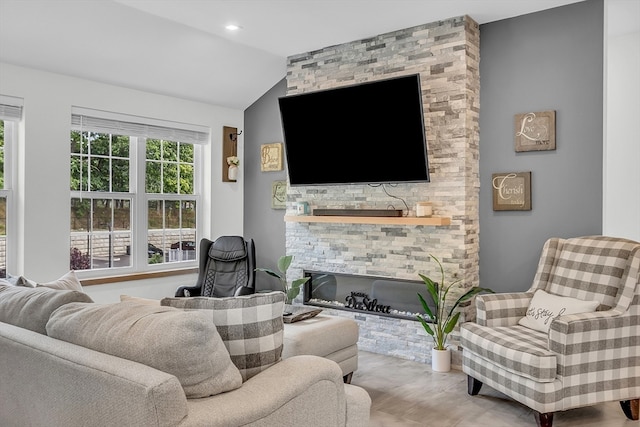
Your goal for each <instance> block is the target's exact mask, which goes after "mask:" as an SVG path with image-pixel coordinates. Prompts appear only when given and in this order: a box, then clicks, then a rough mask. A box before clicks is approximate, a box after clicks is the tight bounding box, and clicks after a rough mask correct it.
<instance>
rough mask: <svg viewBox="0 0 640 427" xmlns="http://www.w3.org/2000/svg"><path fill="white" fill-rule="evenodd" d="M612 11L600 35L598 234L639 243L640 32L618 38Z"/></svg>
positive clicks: (633, 5)
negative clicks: (602, 59) (601, 114)
mask: <svg viewBox="0 0 640 427" xmlns="http://www.w3.org/2000/svg"><path fill="white" fill-rule="evenodd" d="M606 5H607V6H610V7H614V8H620V7H623V8H630V9H629V15H630V16H636V17H637V16H638V13H637V10H638V9H640V8H639V7H638V4H637V3H634V2H625V1H620V0H618V1H609V2H607V3H606ZM634 8H635V9H634ZM634 10H635V13H633V11H634ZM612 12H615V13H611V14H608V15H607V16H608V19H607V24H608V31H607V34H606V36H605V66H606V70H605V115H604V123H605V128H604V133H605V143H604V178H603V179H604V184H603V185H604V187H603V226H602V233H603V234H605V235H609V236H617V237H626V238H629V239H632V240H637V241H640V143H639V142H640V136H639V135H638V130H637V127H638V126H637V123H638V117H640V80H639V79H638V75H640V32H638V31H634V32H631V33H625V34H618V31H619V28H618V27H617V26H619V25H620V21H619V20H618V19H617V17H618V16H619V13H620V11H619V10H617V9H616V10H613V11H612ZM636 19H637V18H636Z"/></svg>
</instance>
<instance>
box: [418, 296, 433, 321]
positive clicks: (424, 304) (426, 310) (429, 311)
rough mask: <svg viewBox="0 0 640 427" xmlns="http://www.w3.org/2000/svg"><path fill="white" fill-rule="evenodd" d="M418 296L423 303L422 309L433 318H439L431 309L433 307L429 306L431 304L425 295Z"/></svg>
mask: <svg viewBox="0 0 640 427" xmlns="http://www.w3.org/2000/svg"><path fill="white" fill-rule="evenodd" d="M418 298H419V299H420V303H421V304H422V309H423V310H424V312H425V313H427V316H429V317H430V318H431V320H437V319H436V316H434V315H433V312H432V311H431V308H429V305H428V304H427V302H426V301H425V299H424V297H423V296H422V295H420V294H418Z"/></svg>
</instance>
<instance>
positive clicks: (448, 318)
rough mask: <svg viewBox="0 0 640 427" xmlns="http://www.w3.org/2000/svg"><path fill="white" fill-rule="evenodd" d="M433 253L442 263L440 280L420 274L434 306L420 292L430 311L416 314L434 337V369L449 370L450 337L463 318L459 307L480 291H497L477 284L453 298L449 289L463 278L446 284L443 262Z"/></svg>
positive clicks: (427, 309) (424, 303)
mask: <svg viewBox="0 0 640 427" xmlns="http://www.w3.org/2000/svg"><path fill="white" fill-rule="evenodd" d="M429 256H431V258H433V259H434V260H435V262H437V263H438V266H439V267H440V282H439V283H438V282H434V281H433V280H431V279H430V278H429V277H427V276H425V275H424V274H419V276H420V278H421V279H422V281H423V282H424V284H425V285H426V287H427V291H428V292H429V295H430V296H431V299H432V300H433V303H434V307H433V309H432V308H431V307H429V305H428V304H427V301H426V300H425V299H424V297H423V296H422V295H421V294H420V293H418V298H419V299H420V303H421V304H422V308H423V309H424V311H425V313H426V318H425V315H422V314H418V315H417V316H416V317H417V318H418V320H419V321H420V323H421V324H422V327H423V328H424V330H425V331H426V332H427V334H429V335H431V337H433V351H432V353H431V366H432V368H433V370H434V371H437V372H448V371H449V369H450V368H451V352H450V351H449V349H448V348H447V338H448V337H449V334H450V333H451V332H452V331H453V329H454V328H455V327H456V324H457V323H458V319H459V318H460V311H456V309H457V308H458V306H459V305H460V304H461V303H463V302H465V301H468V300H470V299H471V298H473V297H474V296H475V295H476V294H479V293H481V292H491V293H493V291H492V290H491V289H488V288H480V287H473V288H471V289H469V290H467V291H466V292H464V293H463V294H462V295H460V296H459V297H458V298H457V299H456V300H455V301H451V295H450V294H449V293H450V292H451V291H452V289H454V288H455V287H457V286H458V285H459V284H460V282H461V279H458V280H456V281H454V282H452V283H450V284H446V281H445V279H446V278H445V273H444V267H443V266H442V263H441V262H440V260H439V259H438V258H436V257H435V256H433V255H431V254H429ZM447 297H449V300H447Z"/></svg>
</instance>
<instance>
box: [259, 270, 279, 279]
mask: <svg viewBox="0 0 640 427" xmlns="http://www.w3.org/2000/svg"><path fill="white" fill-rule="evenodd" d="M255 271H262V272H265V273H267V274H268V275H269V276H273V277H277V278H278V279H280V280H282V276H281V275H280V274H279V273H276V272H275V271H273V270H269V269H268V268H260V267H258V268H256V269H255Z"/></svg>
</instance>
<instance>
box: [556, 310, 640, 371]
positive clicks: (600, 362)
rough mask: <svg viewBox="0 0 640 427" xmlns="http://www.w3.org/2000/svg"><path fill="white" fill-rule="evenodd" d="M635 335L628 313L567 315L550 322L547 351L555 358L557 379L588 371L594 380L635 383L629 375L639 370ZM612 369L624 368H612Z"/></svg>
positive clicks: (635, 327) (635, 326)
mask: <svg viewBox="0 0 640 427" xmlns="http://www.w3.org/2000/svg"><path fill="white" fill-rule="evenodd" d="M639 335H640V332H639V328H638V320H637V316H633V315H631V313H630V312H628V311H627V312H625V313H623V314H620V312H618V311H616V310H607V311H596V312H593V313H579V314H569V315H567V316H561V317H558V318H556V319H554V320H553V321H552V322H551V327H550V329H549V349H550V350H551V351H553V352H554V353H556V356H557V358H558V376H560V377H570V376H572V375H579V374H580V373H584V372H585V371H588V372H589V375H592V376H593V377H594V378H595V377H596V375H602V378H607V379H608V380H610V381H614V380H618V379H625V380H626V381H630V380H631V379H632V378H633V379H634V380H635V381H639V380H638V379H637V378H635V377H636V376H637V375H631V376H630V374H629V372H631V371H633V370H634V369H635V370H636V372H637V369H638V368H639V366H638V357H637V346H638V340H639ZM587 364H588V366H587ZM614 366H618V367H622V368H625V369H612V367H614ZM629 369H630V370H631V371H629ZM598 372H599V373H600V374H597V373H598ZM629 376H630V377H632V378H630V377H629Z"/></svg>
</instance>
